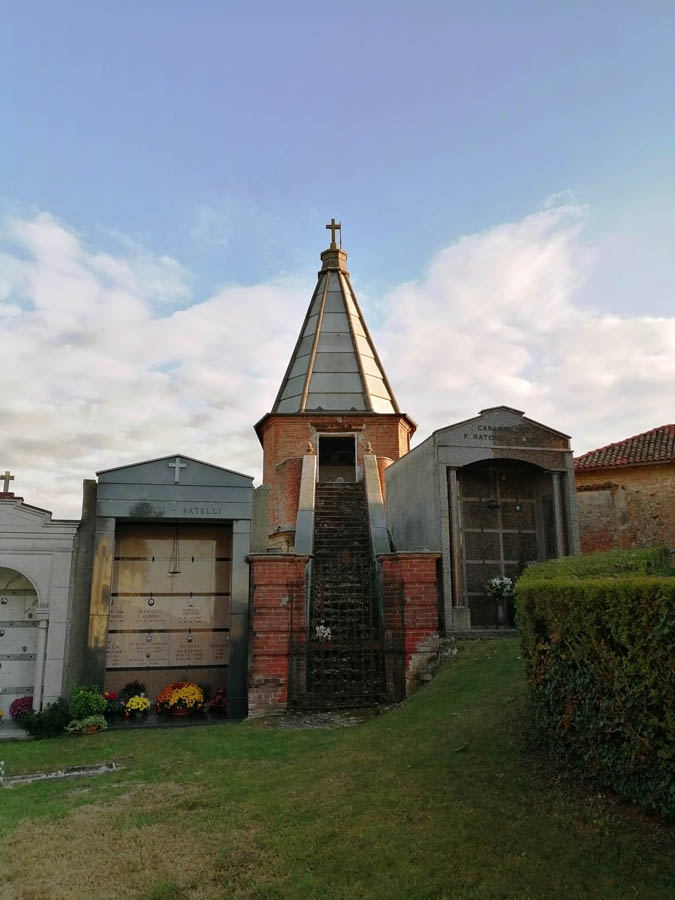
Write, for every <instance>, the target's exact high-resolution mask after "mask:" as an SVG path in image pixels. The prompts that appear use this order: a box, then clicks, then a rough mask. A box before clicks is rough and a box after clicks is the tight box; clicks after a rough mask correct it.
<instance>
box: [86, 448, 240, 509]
mask: <svg viewBox="0 0 675 900" xmlns="http://www.w3.org/2000/svg"><path fill="white" fill-rule="evenodd" d="M98 476H99V479H98V488H97V492H96V515H97V516H106V517H114V518H134V519H146V518H152V519H162V518H166V519H169V518H171V519H173V518H194V519H204V518H206V519H250V518H251V505H252V494H253V477H252V476H249V475H242V474H241V473H240V472H233V471H232V470H231V469H224V468H222V467H221V466H214V465H211V464H210V463H205V462H202V461H201V460H198V459H194V458H193V457H191V456H183V455H181V454H172V455H171V456H163V457H161V459H151V460H147V461H145V462H140V463H134V464H132V465H129V466H120V467H119V468H116V469H107V470H105V471H103V472H99V473H98Z"/></svg>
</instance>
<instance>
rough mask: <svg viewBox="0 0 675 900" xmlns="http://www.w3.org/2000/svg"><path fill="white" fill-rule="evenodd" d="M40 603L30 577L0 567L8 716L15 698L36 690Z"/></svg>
mask: <svg viewBox="0 0 675 900" xmlns="http://www.w3.org/2000/svg"><path fill="white" fill-rule="evenodd" d="M37 605H38V596H37V592H36V590H35V588H34V587H33V585H32V584H31V582H30V581H29V580H28V578H26V576H25V575H22V574H21V573H20V572H17V571H16V570H15V569H8V568H4V567H0V689H1V692H0V705H2V709H3V710H4V712H5V715H6V716H8V715H9V707H10V704H11V703H12V702H13V701H14V700H16V699H17V698H18V697H25V696H26V695H30V696H33V695H34V693H35V671H36V660H37V654H38V633H39V628H38V619H37Z"/></svg>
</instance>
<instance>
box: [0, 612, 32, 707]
mask: <svg viewBox="0 0 675 900" xmlns="http://www.w3.org/2000/svg"><path fill="white" fill-rule="evenodd" d="M0 631H4V632H5V633H4V634H3V635H0V654H2V655H3V656H4V655H7V654H15V653H19V654H23V653H37V637H38V629H37V628H34V627H33V628H31V627H23V626H21V625H19V626H17V625H2V626H0ZM5 713H7V710H5Z"/></svg>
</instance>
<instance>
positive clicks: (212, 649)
mask: <svg viewBox="0 0 675 900" xmlns="http://www.w3.org/2000/svg"><path fill="white" fill-rule="evenodd" d="M227 662H228V635H227V633H226V632H223V631H216V632H211V631H199V632H197V633H194V632H192V633H186V632H173V633H172V634H171V646H170V650H169V665H170V666H216V665H225V664H226V663H227Z"/></svg>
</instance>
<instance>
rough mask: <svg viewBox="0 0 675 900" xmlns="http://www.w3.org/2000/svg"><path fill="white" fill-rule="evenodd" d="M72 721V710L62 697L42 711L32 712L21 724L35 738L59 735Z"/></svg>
mask: <svg viewBox="0 0 675 900" xmlns="http://www.w3.org/2000/svg"><path fill="white" fill-rule="evenodd" d="M69 721H70V710H69V708H68V704H67V703H66V701H65V700H64V699H63V698H62V697H60V698H59V699H58V700H57V701H56V703H49V704H48V705H47V706H46V707H45V708H44V709H43V710H42V712H31V713H30V714H29V715H27V716H26V717H25V718H24V719H22V721H21V726H22V728H24V729H25V730H26V731H27V732H28V734H30V735H31V736H32V737H34V738H51V737H59V736H60V735H62V734H63V729H64V728H65V727H66V725H67V724H68V722H69Z"/></svg>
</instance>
